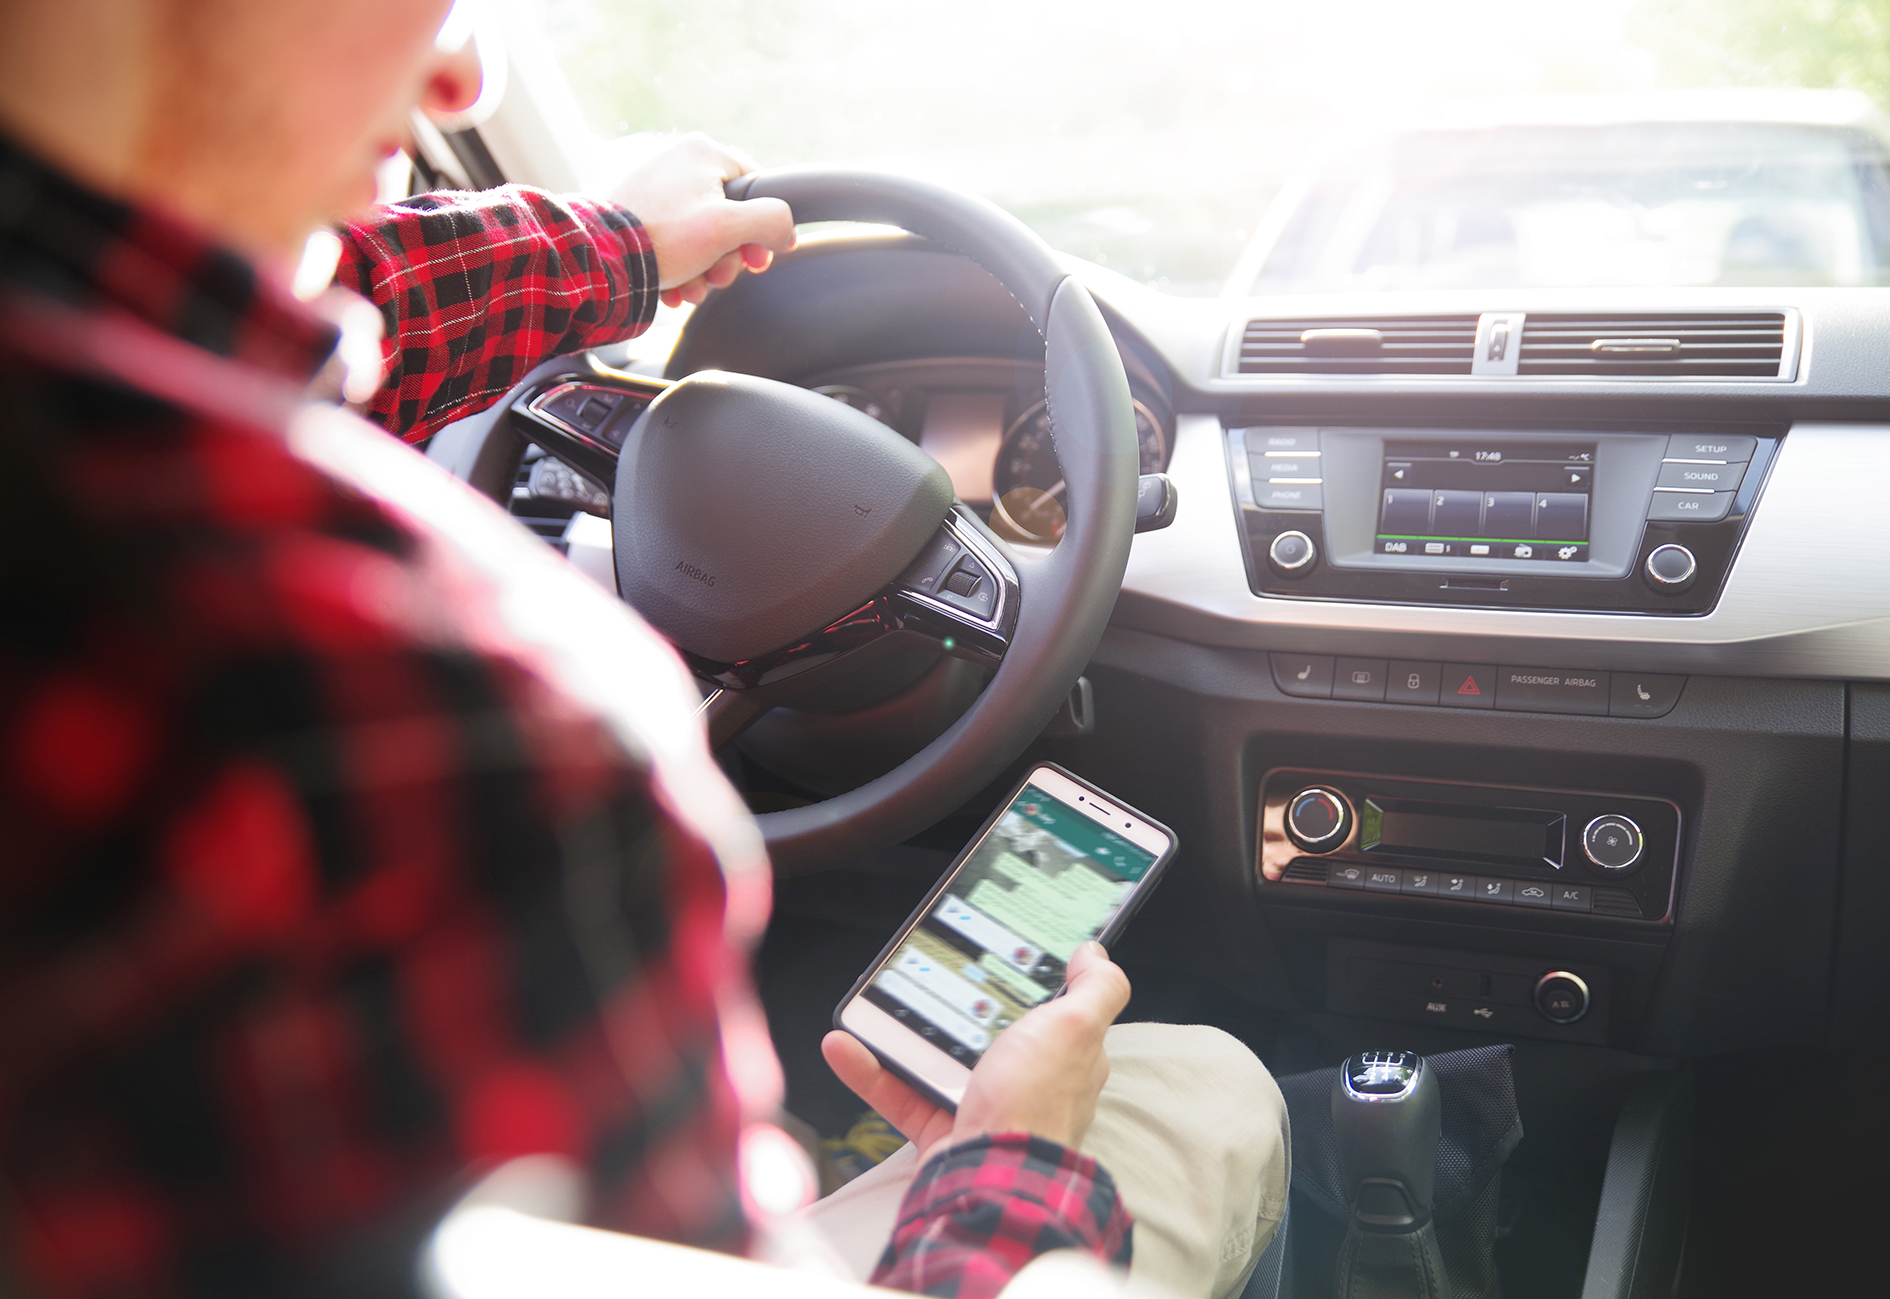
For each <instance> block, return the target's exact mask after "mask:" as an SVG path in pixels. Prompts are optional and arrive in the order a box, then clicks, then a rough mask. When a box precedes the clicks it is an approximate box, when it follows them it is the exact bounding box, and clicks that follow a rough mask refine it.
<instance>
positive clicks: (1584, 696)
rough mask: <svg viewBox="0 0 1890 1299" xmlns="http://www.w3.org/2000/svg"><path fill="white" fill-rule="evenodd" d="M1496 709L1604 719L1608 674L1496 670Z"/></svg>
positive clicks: (1547, 669) (1529, 669) (1550, 670)
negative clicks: (1571, 714)
mask: <svg viewBox="0 0 1890 1299" xmlns="http://www.w3.org/2000/svg"><path fill="white" fill-rule="evenodd" d="M1496 706H1497V707H1498V708H1503V709H1508V710H1511V711H1515V712H1532V713H1576V714H1580V715H1583V716H1591V717H1606V716H1607V715H1608V674H1607V673H1606V672H1563V671H1557V670H1555V669H1551V668H1499V669H1498V670H1497V673H1496Z"/></svg>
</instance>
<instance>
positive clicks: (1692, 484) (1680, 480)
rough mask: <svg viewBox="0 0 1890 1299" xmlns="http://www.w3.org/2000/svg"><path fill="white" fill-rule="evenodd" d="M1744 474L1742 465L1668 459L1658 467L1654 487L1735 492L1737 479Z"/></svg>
mask: <svg viewBox="0 0 1890 1299" xmlns="http://www.w3.org/2000/svg"><path fill="white" fill-rule="evenodd" d="M1745 476H1746V467H1745V466H1744V465H1705V464H1699V463H1697V462H1689V461H1685V460H1676V461H1670V462H1669V463H1667V464H1664V465H1662V466H1661V467H1660V477H1659V478H1656V479H1655V480H1654V486H1655V487H1684V488H1686V489H1687V490H1688V491H1695V492H1736V491H1738V490H1739V480H1740V479H1741V478H1744V477H1745Z"/></svg>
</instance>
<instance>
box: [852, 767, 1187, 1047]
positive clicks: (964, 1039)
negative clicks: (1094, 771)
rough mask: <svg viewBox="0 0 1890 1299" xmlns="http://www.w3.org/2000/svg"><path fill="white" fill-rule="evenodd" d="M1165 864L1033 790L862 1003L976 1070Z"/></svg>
mask: <svg viewBox="0 0 1890 1299" xmlns="http://www.w3.org/2000/svg"><path fill="white" fill-rule="evenodd" d="M1154 864H1155V857H1154V855H1153V854H1151V853H1150V852H1149V851H1148V850H1147V849H1145V848H1139V847H1137V846H1136V845H1135V844H1132V843H1130V842H1129V841H1128V840H1127V839H1124V838H1123V837H1122V836H1121V835H1118V834H1113V833H1111V832H1110V831H1108V830H1106V829H1104V828H1103V827H1102V826H1100V825H1098V824H1097V823H1096V822H1094V821H1092V820H1090V819H1089V818H1088V817H1087V816H1085V815H1083V814H1082V813H1081V812H1078V811H1077V810H1075V809H1074V808H1071V807H1069V806H1067V805H1066V804H1064V803H1062V802H1060V801H1058V800H1057V799H1054V798H1051V797H1050V796H1049V795H1047V794H1045V793H1044V792H1043V791H1042V790H1041V789H1038V788H1037V787H1036V786H1035V785H1026V786H1024V789H1023V791H1022V792H1021V793H1020V794H1018V796H1017V797H1016V798H1015V799H1013V800H1012V802H1011V805H1010V807H1009V808H1007V809H1006V810H1005V812H1004V815H1003V816H1002V817H1000V818H999V819H998V822H997V824H996V825H994V826H993V827H992V828H991V831H990V833H989V834H987V835H985V837H984V838H983V839H981V840H979V841H978V843H977V844H976V845H975V846H974V847H973V848H972V850H971V853H970V855H969V856H967V857H966V858H965V860H964V862H963V864H962V865H961V866H960V867H959V868H958V870H957V871H956V872H955V873H954V874H953V876H952V878H951V882H950V883H949V884H947V885H946V888H945V891H944V892H943V893H941V894H940V895H939V896H938V899H937V900H936V901H935V902H934V903H933V904H932V908H931V910H929V911H928V912H927V913H926V915H925V918H924V919H923V920H921V921H920V922H919V924H918V926H917V927H915V928H914V929H913V931H912V932H911V934H910V935H908V936H907V938H906V941H905V942H904V943H902V944H900V946H899V949H898V950H897V951H896V952H894V953H893V955H892V958H891V959H890V960H889V961H887V962H886V964H885V967H884V968H882V969H881V970H880V972H879V973H878V974H877V975H876V976H875V977H874V979H873V981H872V982H871V983H869V984H868V985H867V987H866V990H865V992H864V993H863V994H862V995H863V996H865V998H866V999H867V1000H868V1001H870V1002H872V1003H873V1004H875V1005H877V1006H878V1007H879V1008H880V1009H882V1010H884V1011H886V1012H887V1013H888V1014H890V1015H892V1016H893V1017H894V1018H896V1019H899V1020H901V1021H903V1022H904V1023H906V1024H907V1025H909V1026H911V1027H912V1028H913V1029H914V1030H915V1031H917V1032H918V1033H919V1034H920V1035H921V1036H923V1037H926V1038H929V1039H931V1041H932V1043H933V1045H935V1046H937V1047H938V1048H939V1049H940V1050H942V1051H944V1052H946V1053H947V1054H949V1055H950V1056H952V1057H953V1058H954V1059H957V1060H962V1061H964V1062H965V1063H966V1064H971V1063H973V1062H974V1061H975V1060H976V1059H977V1057H978V1056H979V1054H981V1053H982V1052H983V1051H984V1049H985V1048H986V1047H988V1046H990V1045H991V1042H992V1039H994V1038H995V1037H996V1036H997V1035H998V1034H999V1033H1001V1032H1003V1031H1004V1030H1005V1028H1007V1027H1009V1025H1010V1023H1011V1021H1012V1020H1014V1019H1016V1018H1017V1017H1018V1016H1019V1015H1021V1014H1023V1013H1024V1012H1025V1011H1027V1010H1029V1009H1030V1008H1031V1007H1032V1006H1034V1005H1036V1004H1037V1003H1038V1002H1040V1001H1043V1000H1045V999H1046V998H1048V997H1050V996H1052V995H1053V994H1055V993H1056V991H1057V990H1058V989H1059V988H1061V987H1062V986H1063V977H1064V968H1065V964H1066V963H1067V962H1068V961H1069V959H1070V957H1071V956H1072V955H1074V954H1075V952H1076V949H1077V948H1078V947H1080V946H1081V945H1082V944H1083V943H1084V942H1086V941H1088V940H1089V939H1091V938H1094V937H1096V935H1098V934H1100V933H1101V932H1102V931H1103V928H1104V926H1106V925H1107V924H1108V923H1109V919H1110V917H1111V916H1112V915H1113V914H1114V913H1115V910H1116V908H1117V907H1119V906H1120V905H1121V904H1122V901H1123V899H1124V898H1125V897H1126V896H1127V895H1128V893H1129V891H1130V889H1131V888H1132V887H1133V886H1134V884H1135V882H1136V881H1137V880H1139V879H1141V878H1142V877H1143V876H1144V875H1146V874H1147V873H1148V871H1149V868H1150V867H1151V866H1153V865H1154Z"/></svg>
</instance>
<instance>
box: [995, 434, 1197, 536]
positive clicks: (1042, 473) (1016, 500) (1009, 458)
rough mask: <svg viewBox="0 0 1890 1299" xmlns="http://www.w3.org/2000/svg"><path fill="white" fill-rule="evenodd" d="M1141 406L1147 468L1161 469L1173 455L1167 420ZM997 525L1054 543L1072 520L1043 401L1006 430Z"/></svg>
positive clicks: (1140, 438) (998, 473) (998, 472)
mask: <svg viewBox="0 0 1890 1299" xmlns="http://www.w3.org/2000/svg"><path fill="white" fill-rule="evenodd" d="M1132 404H1133V405H1134V407H1135V441H1136V445H1137V447H1138V448H1139V450H1140V451H1141V455H1142V469H1141V472H1142V473H1145V474H1156V473H1160V472H1161V470H1162V465H1163V464H1165V463H1166V462H1167V459H1168V439H1167V437H1166V435H1165V434H1164V433H1163V432H1162V424H1161V421H1160V420H1158V419H1156V418H1155V415H1154V413H1153V412H1152V411H1150V410H1149V408H1148V407H1146V406H1144V405H1143V404H1142V403H1141V402H1139V401H1138V402H1133V403H1132ZM992 485H993V490H992V492H991V495H992V497H993V500H992V502H991V525H992V527H993V528H995V529H996V530H997V532H998V535H1000V536H1002V537H1004V538H1005V539H1006V540H1008V541H1024V542H1031V543H1034V544H1037V545H1047V544H1054V543H1055V542H1056V541H1057V539H1058V538H1060V537H1061V536H1062V535H1063V527H1064V524H1065V522H1066V521H1067V515H1066V513H1065V507H1064V485H1063V466H1061V465H1059V464H1058V463H1057V456H1056V451H1055V450H1054V449H1053V448H1052V447H1051V444H1050V411H1049V408H1048V407H1047V406H1046V405H1045V404H1044V403H1043V402H1038V403H1037V404H1036V405H1035V406H1032V407H1031V408H1030V409H1029V410H1027V411H1025V412H1024V413H1023V414H1022V415H1019V416H1018V417H1017V419H1016V421H1015V422H1014V423H1013V424H1012V425H1011V426H1010V428H1008V429H1006V430H1005V431H1004V441H1003V442H1002V444H1000V446H999V447H998V457H997V465H996V467H995V471H994V473H993V475H992Z"/></svg>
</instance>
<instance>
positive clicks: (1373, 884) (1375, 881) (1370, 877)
mask: <svg viewBox="0 0 1890 1299" xmlns="http://www.w3.org/2000/svg"><path fill="white" fill-rule="evenodd" d="M1365 887H1366V888H1367V889H1368V890H1370V891H1372V892H1376V893H1398V892H1401V891H1402V890H1403V889H1404V872H1403V871H1401V870H1399V869H1397V868H1396V867H1395V866H1369V867H1367V868H1366V870H1365Z"/></svg>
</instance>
